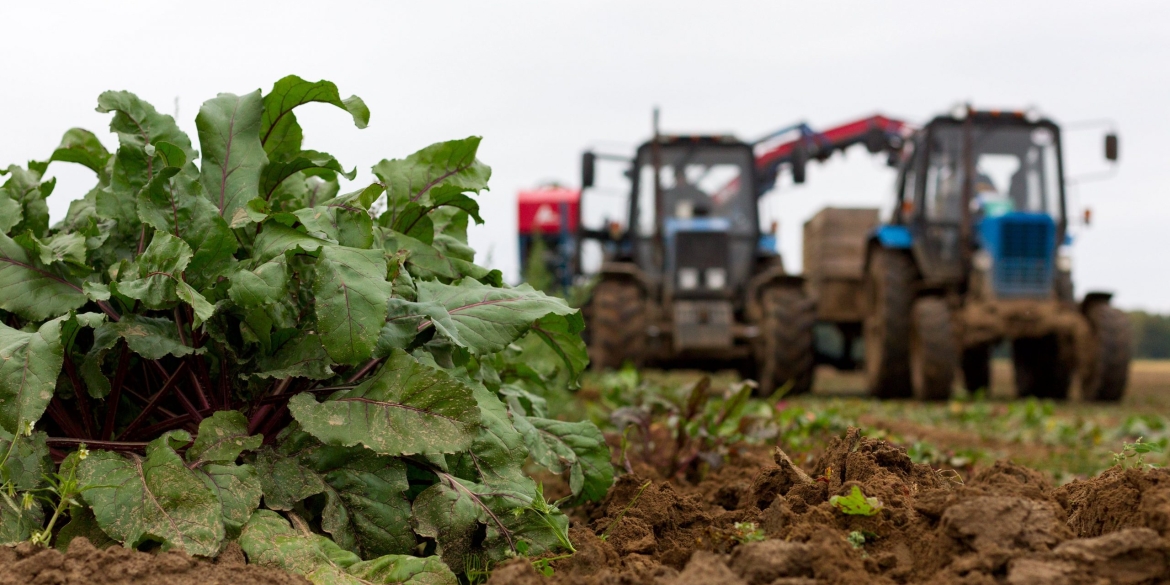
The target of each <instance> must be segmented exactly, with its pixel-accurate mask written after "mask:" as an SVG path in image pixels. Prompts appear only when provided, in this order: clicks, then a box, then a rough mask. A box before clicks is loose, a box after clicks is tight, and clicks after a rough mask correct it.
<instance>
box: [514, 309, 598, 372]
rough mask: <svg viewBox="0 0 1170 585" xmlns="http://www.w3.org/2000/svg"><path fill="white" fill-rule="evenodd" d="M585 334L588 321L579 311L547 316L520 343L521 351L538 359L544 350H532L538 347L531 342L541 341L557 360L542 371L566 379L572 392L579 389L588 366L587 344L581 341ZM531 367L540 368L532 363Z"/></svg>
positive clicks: (537, 322)
mask: <svg viewBox="0 0 1170 585" xmlns="http://www.w3.org/2000/svg"><path fill="white" fill-rule="evenodd" d="M584 330H585V318H584V317H583V316H582V315H581V313H580V311H578V312H575V313H570V314H568V315H556V314H550V315H545V316H544V317H541V318H540V319H538V320H537V321H536V323H534V324H533V325H532V329H531V330H529V332H528V337H527V338H525V340H524V342H522V343H521V348H523V349H524V350H526V351H528V352H530V354H531V355H532V356H534V357H538V356H539V354H540V353H541V349H542V348H539V347H532V346H533V345H535V343H534V342H531V341H529V340H530V339H539V340H540V341H541V342H542V343H543V345H544V347H545V348H547V350H546V351H551V352H552V354H553V355H555V356H556V359H555V361H554V362H553V363H550V364H545V365H546V367H544V368H541V369H543V370H544V373H545V374H548V375H553V376H556V375H561V377H562V378H566V380H565V383H566V384H567V385H568V387H569V388H576V387H577V386H578V382H577V380H578V378H579V377H580V376H581V373H582V372H584V371H585V368H586V367H587V366H588V365H589V351H588V348H586V347H585V341H584V340H583V339H581V332H582V331H584ZM529 364H530V365H533V367H538V366H537V365H536V364H533V363H532V362H529Z"/></svg>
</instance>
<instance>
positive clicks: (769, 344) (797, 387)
mask: <svg viewBox="0 0 1170 585" xmlns="http://www.w3.org/2000/svg"><path fill="white" fill-rule="evenodd" d="M760 308H761V310H762V311H761V312H762V313H763V314H762V316H761V319H760V335H759V337H758V338H757V341H756V344H755V354H756V356H755V357H756V368H757V371H756V379H757V380H759V383H760V387H759V388H758V389H757V393H758V394H760V395H763V396H768V395H771V394H772V393H773V392H775V391H776V389H777V388H779V387H781V386H783V385H784V384H786V383H789V382H791V384H792V385H791V386H790V387H789V389H788V394H789V395H793V394H804V393H806V392H809V391H810V390H812V382H813V369H814V368H815V366H816V362H815V359H814V358H815V355H814V346H813V324H814V323H815V321H816V308H815V307H814V306H813V302H812V301H811V300H809V299H808V297H806V296H805V294H804V292H803V291H802V290H800V289H799V288H797V287H795V286H769V287H767V288H765V289H764V290H762V291H760Z"/></svg>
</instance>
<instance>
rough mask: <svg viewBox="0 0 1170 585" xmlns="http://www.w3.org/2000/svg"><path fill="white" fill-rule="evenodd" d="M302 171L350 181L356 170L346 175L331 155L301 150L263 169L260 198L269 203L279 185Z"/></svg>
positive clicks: (355, 174)
mask: <svg viewBox="0 0 1170 585" xmlns="http://www.w3.org/2000/svg"><path fill="white" fill-rule="evenodd" d="M302 171H314V172H320V171H331V172H334V173H337V174H339V175H341V176H343V177H345V178H346V179H349V180H351V181H352V180H353V178H354V177H355V176H357V172H356V171H357V169H356V168H355V169H353V170H351V171H349V172H348V173H347V172H345V169H344V168H342V166H341V163H339V162H337V159H335V158H333V156H332V155H329V154H326V153H324V152H317V151H314V150H302V151H300V152H298V153H296V154H294V155H292V156H291V158H289V159H288V160H287V161H272V162H269V163H268V166H266V167H264V172H263V173H262V174H261V175H260V196H261V197H263V198H264V200H265V201H270V200H271V199H272V195H273V194H274V193H276V189H277V188H278V187H280V184H281V183H283V182H284V181H285V180H286V179H288V178H289V177H291V176H293V175H295V174H297V173H300V172H302Z"/></svg>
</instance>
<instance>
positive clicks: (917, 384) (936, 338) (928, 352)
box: [910, 297, 958, 400]
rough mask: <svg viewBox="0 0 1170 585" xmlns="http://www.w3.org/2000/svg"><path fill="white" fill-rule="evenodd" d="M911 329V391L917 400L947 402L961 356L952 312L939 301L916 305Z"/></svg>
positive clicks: (930, 299)
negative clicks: (952, 323) (957, 347)
mask: <svg viewBox="0 0 1170 585" xmlns="http://www.w3.org/2000/svg"><path fill="white" fill-rule="evenodd" d="M911 321H912V322H911V326H910V387H911V390H912V391H913V393H914V398H915V399H917V400H946V399H948V398H950V397H951V386H952V385H954V383H955V369H956V367H957V366H958V364H957V363H956V362H957V361H958V359H957V358H958V354H957V353H956V352H955V336H954V333H953V332H952V329H951V310H950V307H947V302H946V300H944V299H940V298H938V297H924V298H921V299H918V300H916V301H914V308H913V312H912V319H911Z"/></svg>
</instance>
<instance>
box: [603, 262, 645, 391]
mask: <svg viewBox="0 0 1170 585" xmlns="http://www.w3.org/2000/svg"><path fill="white" fill-rule="evenodd" d="M592 305H593V306H592V308H591V314H592V318H591V319H590V322H589V360H590V361H591V362H592V365H593V369H595V370H605V369H617V368H620V367H622V364H623V363H625V362H627V361H629V362H631V363H633V365H634V366H635V367H640V366H641V365H642V362H643V359H644V356H645V351H646V298H645V295H644V294H643V293H642V289H641V287H639V286H638V285H636V284H634V283H633V282H628V281H623V280H603V281H601V282H600V283H598V285H597V287H596V288H594V289H593V301H592Z"/></svg>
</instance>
